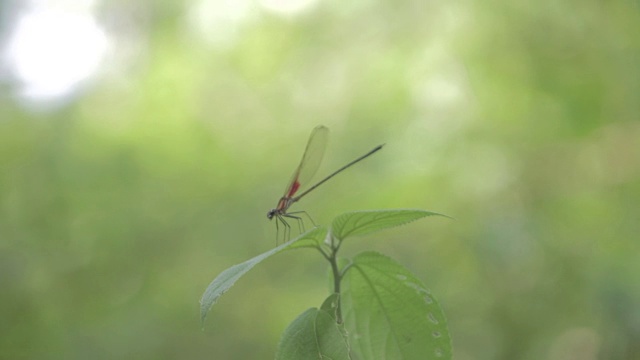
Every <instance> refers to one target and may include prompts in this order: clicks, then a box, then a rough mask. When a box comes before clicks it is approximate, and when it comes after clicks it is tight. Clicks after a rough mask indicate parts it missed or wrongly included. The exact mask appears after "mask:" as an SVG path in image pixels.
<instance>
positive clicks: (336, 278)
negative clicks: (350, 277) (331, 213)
mask: <svg viewBox="0 0 640 360" xmlns="http://www.w3.org/2000/svg"><path fill="white" fill-rule="evenodd" d="M338 244H339V243H338ZM339 248H340V245H337V246H336V245H335V243H334V242H333V239H331V254H330V255H329V257H328V259H327V260H329V263H330V264H331V271H332V272H333V292H334V293H335V294H338V305H337V307H336V322H337V323H338V324H342V307H341V306H340V303H341V301H340V281H341V280H342V274H340V269H339V268H338V257H337V253H338V249H339Z"/></svg>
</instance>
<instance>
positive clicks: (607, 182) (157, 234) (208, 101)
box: [0, 0, 640, 360]
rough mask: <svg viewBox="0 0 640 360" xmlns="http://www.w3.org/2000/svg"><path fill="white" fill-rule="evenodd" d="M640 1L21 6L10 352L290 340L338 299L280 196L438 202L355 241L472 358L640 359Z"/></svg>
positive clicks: (9, 136)
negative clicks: (319, 158)
mask: <svg viewBox="0 0 640 360" xmlns="http://www.w3.org/2000/svg"><path fill="white" fill-rule="evenodd" d="M639 65H640V2H638V1H636V0H613V1H606V2H604V1H570V0H567V1H551V0H542V1H540V0H523V1H513V2H511V1H473V0H459V1H439V2H438V1H425V0H409V1H401V2H398V1H390V0H389V1H373V0H357V1H335V0H333V1H331V0H330V1H323V0H235V1H234V0H191V1H132V2H130V1H117V0H116V1H98V0H95V1H90V0H85V1H80V0H76V1H64V0H57V1H53V0H51V1H36V0H30V1H27V0H25V1H17V0H13V1H11V0H3V1H0V358H2V359H268V358H272V357H273V354H274V352H275V349H276V346H277V342H278V340H279V335H280V333H281V332H282V331H283V330H284V328H285V327H286V326H287V324H288V323H289V322H290V321H292V320H293V319H294V318H295V317H296V316H297V315H298V314H300V313H301V312H302V311H304V310H305V309H307V308H309V307H312V306H319V305H320V303H321V302H322V300H323V299H324V297H325V296H326V295H327V294H328V287H329V286H328V282H327V278H326V276H327V272H326V268H325V263H324V261H323V259H322V258H320V256H318V254H317V253H314V252H312V251H304V250H298V251H294V252H290V253H285V254H281V255H279V256H278V257H277V259H271V260H269V261H267V262H265V263H263V264H260V266H259V267H258V268H256V269H255V271H253V272H252V273H250V274H249V275H247V276H246V277H245V278H243V279H242V280H241V281H240V282H239V283H238V284H236V286H235V287H234V288H232V289H231V291H230V292H228V293H227V294H226V295H225V296H224V297H223V298H222V299H221V301H220V302H219V303H218V304H217V305H216V306H215V307H214V308H213V311H212V312H211V313H210V315H209V319H208V322H207V326H206V328H205V330H204V332H203V331H202V330H201V327H200V323H199V314H198V311H199V308H198V300H199V298H200V296H201V294H202V292H203V291H204V289H205V288H206V286H207V285H208V283H209V282H210V281H211V280H212V279H213V278H214V277H215V276H216V275H217V274H219V273H220V272H221V271H223V270H224V269H226V268H227V267H229V266H231V265H233V264H236V263H239V262H242V261H244V260H246V259H248V258H250V257H253V256H255V255H257V254H259V253H261V252H263V251H266V250H268V249H270V248H272V247H273V246H274V245H275V226H274V224H273V223H272V222H269V221H268V220H267V219H266V212H267V210H269V209H270V208H272V207H274V206H275V204H276V202H277V200H278V198H279V197H280V196H281V192H282V191H283V189H284V187H285V185H286V182H287V181H288V180H289V177H290V175H291V172H292V171H293V169H294V167H295V166H296V165H297V162H298V161H299V159H300V157H301V155H302V151H303V149H304V145H305V143H306V141H307V137H308V134H309V133H310V132H311V129H312V128H313V127H315V126H316V125H318V124H325V125H326V126H328V127H329V128H330V129H331V139H330V144H329V150H328V152H327V154H326V156H325V160H324V163H323V165H322V167H321V169H320V171H319V174H318V176H317V177H316V178H317V179H319V178H320V177H321V176H322V175H324V174H328V173H329V172H331V171H332V170H334V169H336V168H337V167H339V166H341V165H342V164H344V163H346V162H347V161H349V160H351V159H353V158H355V157H356V156H358V155H360V154H362V153H364V152H366V151H368V150H369V149H370V148H372V147H373V146H375V145H377V144H380V143H386V144H387V145H386V147H385V148H384V150H383V151H381V152H380V153H377V154H376V155H375V156H374V157H372V158H370V159H367V160H366V161H365V162H363V163H361V164H359V165H357V166H356V167H354V168H352V169H350V170H348V171H347V172H345V173H344V174H342V175H340V177H338V178H335V179H333V180H332V181H331V182H329V183H327V184H325V185H323V186H322V187H321V188H320V189H318V190H316V192H314V193H312V194H310V195H309V196H308V197H306V198H305V199H304V201H302V202H301V203H299V204H297V205H296V207H295V208H296V209H305V210H307V211H308V212H309V213H310V214H311V215H312V216H313V217H314V219H315V220H316V222H317V223H321V224H327V223H329V222H330V221H331V219H332V218H333V217H334V216H336V215H338V214H340V213H342V212H345V211H350V210H365V209H383V208H420V209H427V210H432V211H438V212H443V213H446V214H448V215H450V216H452V217H454V218H455V220H453V221H451V220H447V219H444V218H430V219H426V220H421V221H419V222H415V223H412V224H410V225H407V226H405V227H401V228H397V229H393V230H388V231H384V232H381V233H379V234H376V235H374V236H368V237H366V238H361V239H355V240H354V241H352V242H351V243H350V244H348V245H345V247H344V249H343V251H344V255H345V256H349V255H353V254H356V253H357V252H359V251H362V250H369V249H374V250H377V251H381V252H383V253H386V254H388V255H390V256H392V257H393V258H394V259H396V260H398V261H400V262H401V263H403V264H405V265H406V266H407V267H409V268H410V269H411V270H413V271H414V272H415V273H416V274H417V275H418V276H419V277H420V278H422V279H423V280H424V282H425V284H427V286H428V287H430V288H431V289H432V291H433V292H434V294H435V295H436V296H437V297H438V298H439V300H440V302H441V303H442V306H443V307H444V310H445V312H446V314H447V316H448V319H449V326H450V330H451V334H452V337H453V341H454V342H453V346H454V353H455V358H456V359H458V360H471V359H580V360H589V359H640V276H639V275H640V236H639V234H640V123H639V122H638V117H639V114H640V66H639Z"/></svg>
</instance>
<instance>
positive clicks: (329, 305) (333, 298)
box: [320, 293, 340, 320]
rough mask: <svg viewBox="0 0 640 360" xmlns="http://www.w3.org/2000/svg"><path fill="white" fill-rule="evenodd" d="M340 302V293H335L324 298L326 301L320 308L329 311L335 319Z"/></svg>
mask: <svg viewBox="0 0 640 360" xmlns="http://www.w3.org/2000/svg"><path fill="white" fill-rule="evenodd" d="M339 303H340V295H339V294H336V293H333V294H331V295H329V297H328V298H326V299H325V300H324V302H323V303H322V306H320V309H321V310H324V311H326V312H327V313H329V315H331V317H332V318H333V319H334V320H335V318H336V312H337V311H338V304H339Z"/></svg>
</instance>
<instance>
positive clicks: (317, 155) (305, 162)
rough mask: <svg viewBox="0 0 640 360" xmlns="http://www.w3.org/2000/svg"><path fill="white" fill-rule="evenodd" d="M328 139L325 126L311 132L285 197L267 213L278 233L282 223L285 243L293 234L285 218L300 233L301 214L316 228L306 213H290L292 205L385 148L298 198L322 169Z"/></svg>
mask: <svg viewBox="0 0 640 360" xmlns="http://www.w3.org/2000/svg"><path fill="white" fill-rule="evenodd" d="M328 137H329V129H328V128H326V127H325V126H322V125H320V126H317V127H316V128H314V129H313V131H312V132H311V136H309V141H308V142H307V147H306V148H305V150H304V154H303V155H302V160H300V164H299V165H298V167H297V168H296V170H295V171H294V172H293V176H292V177H291V180H290V181H289V184H288V185H287V188H286V189H285V192H284V195H283V196H282V197H281V198H280V201H278V204H277V205H276V207H275V208H273V209H271V210H269V212H267V218H268V219H269V220H271V219H273V218H274V217H275V218H276V229H277V230H276V231H277V232H279V226H278V223H279V222H280V223H282V225H283V226H284V232H285V233H284V239H285V241H286V240H288V238H289V233H290V232H291V226H289V223H287V221H286V220H285V218H289V219H294V220H296V221H297V222H298V227H299V230H300V232H303V231H304V223H303V221H302V218H301V217H300V216H297V215H300V214H304V215H306V216H307V217H308V218H309V220H311V222H312V223H313V224H314V226H315V223H314V222H313V219H311V217H310V216H309V214H307V213H306V212H305V211H294V212H288V210H289V207H290V206H291V205H293V204H294V203H295V202H297V201H298V200H300V199H301V198H302V197H303V196H305V195H307V194H308V193H310V192H311V191H312V190H314V189H315V188H317V187H318V186H320V185H322V184H323V183H324V182H325V181H327V180H329V179H331V178H332V177H334V176H335V175H337V174H338V173H340V172H341V171H343V170H345V169H347V168H348V167H350V166H351V165H354V164H355V163H357V162H359V161H360V160H363V159H365V158H367V157H368V156H370V155H372V154H373V153H375V152H376V151H378V150H380V149H382V146H384V144H382V145H378V146H376V147H375V148H373V149H372V150H371V151H369V152H368V153H366V154H364V155H362V156H360V157H359V158H357V159H355V160H353V161H351V162H350V163H348V164H346V165H345V166H343V167H341V168H340V169H338V170H336V171H334V172H333V173H331V175H329V176H327V177H325V178H324V179H322V180H320V181H319V182H318V183H316V184H315V185H313V186H312V187H310V188H309V189H307V190H305V191H304V192H303V193H301V194H299V195H297V196H296V193H297V192H298V190H300V187H301V186H302V185H304V184H306V183H307V182H308V181H309V180H311V178H312V177H313V175H314V174H315V173H316V172H317V171H318V168H319V167H320V163H321V162H322V157H323V156H324V151H325V149H326V147H327V140H328ZM276 237H277V235H276Z"/></svg>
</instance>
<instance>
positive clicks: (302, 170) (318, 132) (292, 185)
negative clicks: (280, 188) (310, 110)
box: [284, 125, 329, 197]
mask: <svg viewBox="0 0 640 360" xmlns="http://www.w3.org/2000/svg"><path fill="white" fill-rule="evenodd" d="M328 139H329V129H328V128H327V127H325V126H322V125H319V126H316V127H315V128H314V129H313V131H312V132H311V135H310V136H309V141H308V142H307V148H306V149H305V150H304V154H303V155H302V160H300V165H298V168H297V169H296V171H295V172H294V173H293V176H292V177H291V181H290V182H289V185H288V186H287V188H286V189H285V193H284V196H285V197H292V196H293V195H295V193H296V192H297V191H298V190H299V189H300V186H301V185H303V184H306V183H307V182H308V181H309V180H311V178H312V177H313V175H315V173H316V172H317V171H318V168H319V167H320V163H321V162H322V157H323V156H324V150H325V149H326V148H327V140H328Z"/></svg>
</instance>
